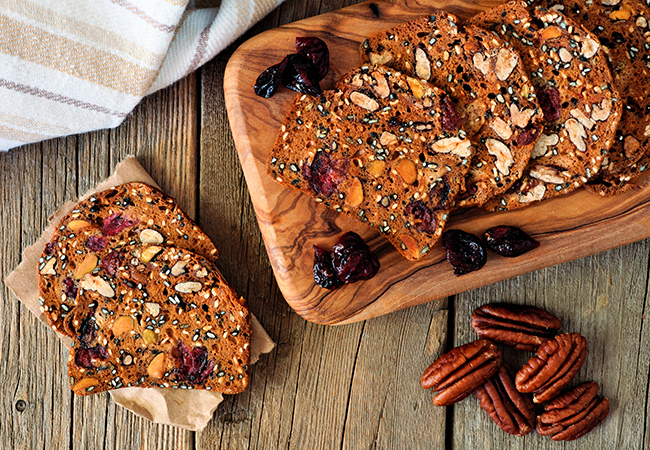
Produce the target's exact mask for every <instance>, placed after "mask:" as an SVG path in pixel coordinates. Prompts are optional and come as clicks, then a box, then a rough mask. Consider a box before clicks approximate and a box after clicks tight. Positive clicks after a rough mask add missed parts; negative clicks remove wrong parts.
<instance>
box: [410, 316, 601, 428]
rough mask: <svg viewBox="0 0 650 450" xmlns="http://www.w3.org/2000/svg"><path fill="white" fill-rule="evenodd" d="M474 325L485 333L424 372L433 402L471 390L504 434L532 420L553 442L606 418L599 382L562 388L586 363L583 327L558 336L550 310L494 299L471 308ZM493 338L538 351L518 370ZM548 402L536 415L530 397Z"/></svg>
mask: <svg viewBox="0 0 650 450" xmlns="http://www.w3.org/2000/svg"><path fill="white" fill-rule="evenodd" d="M471 324H472V328H474V331H476V332H477V333H478V335H479V336H480V337H481V339H479V340H477V341H474V342H472V343H469V344H466V345H463V346H461V347H456V348H454V349H452V350H451V351H449V352H447V353H445V354H444V355H442V356H440V357H439V358H438V359H437V360H435V361H434V362H433V364H431V365H430V366H429V367H428V368H427V370H426V371H425V372H424V375H422V380H421V384H422V387H423V388H424V389H429V388H431V389H433V391H434V392H437V394H436V395H435V396H434V398H433V403H434V404H436V405H438V406H447V405H451V404H454V403H456V402H459V401H460V400H463V399H464V398H466V397H467V396H469V395H470V394H471V393H472V392H473V393H474V394H475V395H476V397H477V398H478V400H479V402H480V404H481V407H482V408H483V409H484V410H485V411H486V412H487V413H488V414H489V415H490V417H491V418H492V420H493V421H494V422H495V423H496V424H497V425H498V426H499V428H501V429H502V430H504V431H506V432H507V433H510V434H513V435H515V436H524V435H526V434H528V433H530V432H531V431H532V430H533V427H535V429H536V430H537V432H538V433H539V434H541V435H543V436H551V439H553V440H555V441H572V440H574V439H577V438H579V437H581V436H583V435H585V434H586V433H588V432H589V431H591V430H592V429H593V428H594V427H595V426H596V425H598V424H599V423H600V422H602V421H603V420H604V419H605V417H607V414H608V413H609V400H608V399H607V398H603V397H600V396H599V395H598V384H597V383H595V382H593V381H589V382H586V383H582V384H580V385H578V386H576V387H574V388H572V389H569V390H567V391H565V392H564V393H561V391H562V390H563V389H564V388H565V387H566V386H567V385H568V384H569V383H570V382H571V380H572V379H573V377H574V376H575V375H576V374H577V373H578V371H579V370H580V367H582V365H583V364H584V362H585V358H586V356H587V341H586V339H585V338H584V337H583V336H581V335H580V334H578V333H567V334H560V335H557V336H553V335H554V333H555V332H556V331H557V330H558V329H559V328H560V327H561V326H562V324H561V322H560V320H559V319H558V318H557V317H555V316H554V315H553V314H551V313H549V312H547V311H544V310H542V309H538V308H534V307H532V306H521V305H511V304H505V303H493V304H488V305H483V306H481V307H480V308H478V309H476V310H474V312H473V313H472V322H471ZM494 342H498V343H500V344H504V345H508V346H511V347H514V348H515V349H517V350H523V351H536V354H535V356H533V357H532V358H530V360H529V361H528V363H526V364H525V365H524V366H523V367H522V368H521V369H520V370H519V371H518V372H517V373H516V375H514V376H513V370H512V369H511V368H510V367H509V366H508V365H507V364H505V363H504V362H503V357H502V354H501V351H500V350H499V349H498V348H497V346H496V345H495V343H494ZM527 394H533V395H532V399H531V398H530V397H529V396H528V395H527ZM544 402H548V403H546V405H545V407H544V412H543V413H542V414H539V415H537V417H536V415H535V411H534V406H533V404H534V403H538V404H539V403H544Z"/></svg>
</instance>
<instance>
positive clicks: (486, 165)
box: [361, 10, 541, 207]
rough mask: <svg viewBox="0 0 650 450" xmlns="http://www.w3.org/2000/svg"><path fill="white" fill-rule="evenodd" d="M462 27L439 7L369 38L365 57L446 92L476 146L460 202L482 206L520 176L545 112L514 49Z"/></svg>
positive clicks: (482, 31) (458, 201)
mask: <svg viewBox="0 0 650 450" xmlns="http://www.w3.org/2000/svg"><path fill="white" fill-rule="evenodd" d="M457 24H458V19H457V18H456V17H455V16H454V15H452V14H449V13H446V12H445V11H441V10H436V11H434V12H433V13H432V14H431V15H430V16H429V17H423V18H420V19H417V20H414V21H411V22H407V23H405V24H402V25H399V26H397V27H394V28H391V29H389V30H386V31H383V32H381V33H379V34H377V35H375V36H373V37H371V38H369V39H366V41H364V43H363V44H362V45H361V55H362V58H363V59H366V60H370V61H371V62H374V61H378V60H379V61H382V62H384V63H385V64H387V65H389V66H391V67H394V68H396V69H398V70H402V71H404V72H406V73H410V74H412V75H415V76H418V77H420V78H422V79H424V80H429V81H431V82H432V83H433V84H435V85H436V86H438V87H440V88H442V89H444V90H445V91H447V92H448V93H449V95H450V96H451V98H452V100H454V102H455V103H456V105H457V109H458V112H459V113H460V115H461V117H462V120H463V124H464V125H465V127H466V129H467V131H468V133H469V135H470V139H471V140H472V144H473V145H474V147H475V148H476V155H475V156H474V159H473V160H472V167H471V169H470V172H469V174H468V176H467V179H466V190H465V192H463V193H461V194H460V195H459V197H458V198H457V202H456V203H457V206H458V207H470V206H481V205H482V204H484V203H485V202H486V201H487V200H488V199H490V198H492V197H494V196H495V195H498V194H501V193H503V192H505V191H506V190H507V189H508V188H509V187H510V186H512V184H513V183H514V182H515V181H516V180H518V179H519V177H520V176H521V174H522V171H523V170H524V168H525V167H526V165H527V164H528V160H529V158H530V154H531V152H532V150H533V148H534V146H535V142H536V140H537V137H538V136H539V134H540V131H541V126H540V125H539V122H540V120H541V111H540V109H539V106H538V105H537V102H536V100H535V95H534V92H533V88H532V85H531V84H530V81H529V80H528V78H527V76H526V74H525V72H524V69H523V67H522V63H521V60H520V58H519V55H517V53H516V52H515V51H513V49H512V47H511V46H510V44H508V43H507V42H504V41H503V40H502V39H500V38H498V37H497V36H494V35H493V34H491V33H488V32H487V31H484V30H481V29H480V28H476V27H471V26H470V27H467V28H466V29H462V28H459V27H458V25H457Z"/></svg>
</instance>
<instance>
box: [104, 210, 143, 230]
mask: <svg viewBox="0 0 650 450" xmlns="http://www.w3.org/2000/svg"><path fill="white" fill-rule="evenodd" d="M136 223H138V219H130V218H128V217H126V216H123V215H122V214H120V213H113V214H111V215H110V216H108V217H107V218H106V219H104V223H103V224H102V231H103V232H104V234H106V235H108V236H115V235H117V234H118V233H119V232H120V231H122V230H124V229H125V228H129V227H132V226H133V225H135V224H136Z"/></svg>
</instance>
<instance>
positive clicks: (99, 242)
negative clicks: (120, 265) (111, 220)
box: [86, 236, 108, 252]
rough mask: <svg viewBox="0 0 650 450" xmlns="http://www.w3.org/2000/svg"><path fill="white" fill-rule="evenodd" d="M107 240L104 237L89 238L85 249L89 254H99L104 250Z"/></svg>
mask: <svg viewBox="0 0 650 450" xmlns="http://www.w3.org/2000/svg"><path fill="white" fill-rule="evenodd" d="M106 244H108V239H106V238H105V237H104V236H90V237H89V238H88V240H87V241H86V248H87V249H88V250H90V251H91V252H101V251H102V250H104V249H105V248H106Z"/></svg>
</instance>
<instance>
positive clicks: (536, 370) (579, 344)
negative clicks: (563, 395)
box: [515, 333, 587, 403]
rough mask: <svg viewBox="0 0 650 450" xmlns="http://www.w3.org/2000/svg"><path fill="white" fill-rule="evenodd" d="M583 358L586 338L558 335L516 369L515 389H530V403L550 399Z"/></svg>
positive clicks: (571, 376) (574, 372)
mask: <svg viewBox="0 0 650 450" xmlns="http://www.w3.org/2000/svg"><path fill="white" fill-rule="evenodd" d="M586 357H587V340H586V339H585V338H584V337H582V336H580V335H579V334H578V333H570V334H560V335H559V336H555V338H553V339H550V340H548V341H546V342H544V343H543V344H542V345H540V346H539V348H538V349H537V355H535V356H533V357H532V358H530V360H529V361H528V362H527V363H526V364H524V366H523V367H522V368H521V369H520V370H519V372H517V375H516V377H515V385H516V386H517V390H518V391H519V392H527V393H528V392H532V393H533V402H535V403H542V402H545V401H548V400H551V399H552V398H554V397H555V396H556V395H557V394H559V393H560V391H561V390H562V388H563V387H564V386H566V385H567V384H569V382H570V381H571V380H572V379H573V377H574V376H575V375H576V373H578V370H580V367H582V365H583V364H584V362H585V358H586Z"/></svg>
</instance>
